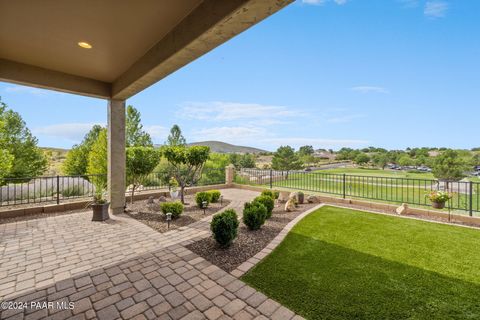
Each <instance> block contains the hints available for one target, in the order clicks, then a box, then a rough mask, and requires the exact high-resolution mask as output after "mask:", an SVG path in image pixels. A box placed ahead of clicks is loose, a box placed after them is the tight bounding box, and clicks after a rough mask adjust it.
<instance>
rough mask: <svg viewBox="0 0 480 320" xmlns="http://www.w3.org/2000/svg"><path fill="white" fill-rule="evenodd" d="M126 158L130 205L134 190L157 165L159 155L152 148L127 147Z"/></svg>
mask: <svg viewBox="0 0 480 320" xmlns="http://www.w3.org/2000/svg"><path fill="white" fill-rule="evenodd" d="M126 156H127V157H126V171H127V181H128V183H129V184H131V185H132V190H131V191H132V196H131V199H130V203H133V197H134V195H135V189H136V188H137V187H138V186H140V185H141V184H142V183H143V181H144V180H145V178H146V177H147V175H148V174H150V173H151V172H152V171H153V169H155V167H156V166H157V165H158V163H159V162H160V158H161V153H160V152H159V150H157V149H155V148H153V147H129V148H127V154H126Z"/></svg>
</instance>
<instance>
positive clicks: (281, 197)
mask: <svg viewBox="0 0 480 320" xmlns="http://www.w3.org/2000/svg"><path fill="white" fill-rule="evenodd" d="M289 196H290V192H288V191H280V194H279V195H278V202H280V203H285V202H287V201H288V197H289Z"/></svg>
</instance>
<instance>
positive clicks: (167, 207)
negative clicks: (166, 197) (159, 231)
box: [160, 201, 183, 219]
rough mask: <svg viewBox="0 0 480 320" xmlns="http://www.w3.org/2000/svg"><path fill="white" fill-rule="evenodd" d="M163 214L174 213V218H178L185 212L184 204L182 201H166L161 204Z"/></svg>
mask: <svg viewBox="0 0 480 320" xmlns="http://www.w3.org/2000/svg"><path fill="white" fill-rule="evenodd" d="M160 208H161V209H162V212H163V214H167V213H168V212H171V213H172V219H176V218H178V217H179V216H180V215H181V214H182V213H183V204H182V203H181V202H180V201H174V202H164V203H162V204H161V206H160Z"/></svg>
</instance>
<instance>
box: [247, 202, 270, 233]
mask: <svg viewBox="0 0 480 320" xmlns="http://www.w3.org/2000/svg"><path fill="white" fill-rule="evenodd" d="M266 219H267V208H265V206H264V205H263V204H261V203H260V202H255V201H253V202H250V203H249V202H247V203H245V208H244V209H243V223H245V225H246V226H247V227H248V229H250V230H258V229H260V227H261V226H263V224H264V223H265V220H266Z"/></svg>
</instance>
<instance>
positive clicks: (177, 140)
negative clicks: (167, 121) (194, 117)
mask: <svg viewBox="0 0 480 320" xmlns="http://www.w3.org/2000/svg"><path fill="white" fill-rule="evenodd" d="M166 144H167V145H169V146H184V145H186V144H187V140H185V137H184V136H183V134H182V130H181V129H180V127H179V126H178V125H176V124H174V125H173V127H172V128H171V129H170V134H169V136H168V138H167V143H166Z"/></svg>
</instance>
